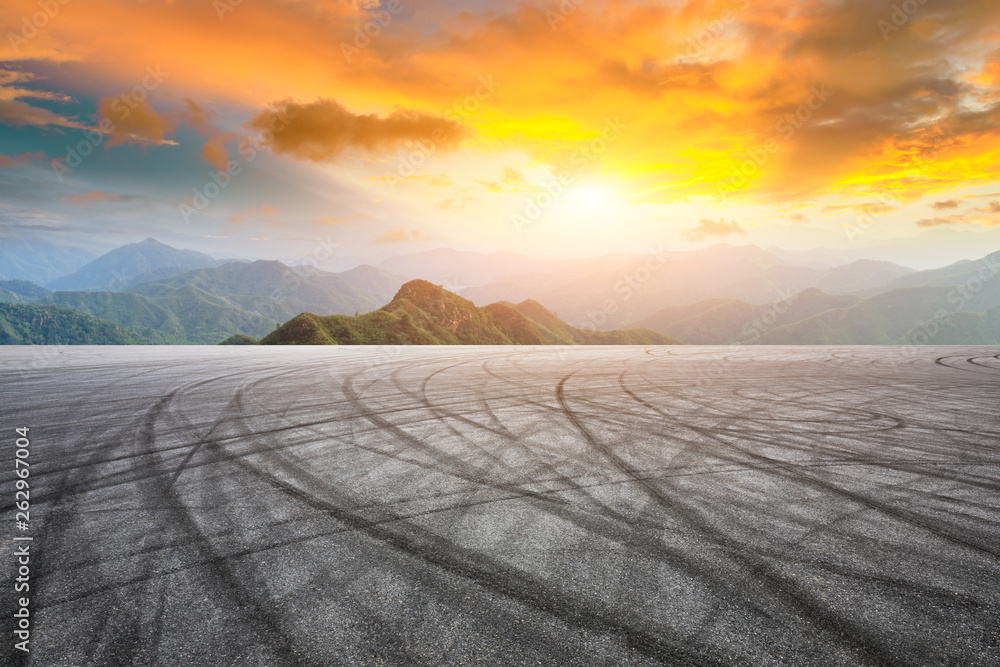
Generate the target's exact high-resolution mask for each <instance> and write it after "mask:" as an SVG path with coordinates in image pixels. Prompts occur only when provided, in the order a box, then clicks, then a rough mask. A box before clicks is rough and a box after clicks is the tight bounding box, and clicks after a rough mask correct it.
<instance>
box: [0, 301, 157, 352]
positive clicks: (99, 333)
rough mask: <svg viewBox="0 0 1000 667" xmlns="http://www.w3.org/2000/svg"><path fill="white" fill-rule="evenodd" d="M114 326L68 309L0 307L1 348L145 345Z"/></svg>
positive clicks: (142, 338) (126, 330)
mask: <svg viewBox="0 0 1000 667" xmlns="http://www.w3.org/2000/svg"><path fill="white" fill-rule="evenodd" d="M151 342H153V341H151V340H150V339H148V338H145V337H143V336H141V335H139V334H137V333H135V332H133V331H130V330H128V329H126V328H125V327H122V326H120V325H118V324H115V323H114V322H108V321H107V320H102V319H98V318H96V317H93V316H91V315H87V314H85V313H81V312H78V311H75V310H69V309H68V308H57V307H55V306H37V305H24V304H16V303H0V345H145V344H149V343H151Z"/></svg>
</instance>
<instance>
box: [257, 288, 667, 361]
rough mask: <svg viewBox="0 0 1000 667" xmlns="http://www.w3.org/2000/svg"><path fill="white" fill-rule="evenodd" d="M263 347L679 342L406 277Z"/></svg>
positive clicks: (289, 329)
mask: <svg viewBox="0 0 1000 667" xmlns="http://www.w3.org/2000/svg"><path fill="white" fill-rule="evenodd" d="M261 344H263V345H678V344H679V342H678V341H677V340H675V339H673V338H671V337H669V336H666V335H664V334H661V333H657V332H655V331H650V330H649V329H632V330H627V331H583V330H580V329H577V328H574V327H571V326H569V325H568V324H566V323H565V322H563V321H562V320H560V319H559V318H558V317H556V315H555V314H553V313H552V312H550V311H548V310H546V309H545V307H544V306H542V305H541V304H539V303H538V302H536V301H525V302H523V303H519V304H517V305H515V304H512V303H509V302H499V303H493V304H490V305H488V306H486V307H484V308H479V307H477V306H476V305H475V304H474V303H472V302H471V301H469V300H468V299H463V298H462V297H460V296H458V295H457V294H453V293H452V292H449V291H448V290H446V289H444V288H443V287H441V286H440V285H434V284H432V283H429V282H427V281H426V280H411V281H410V282H408V283H406V284H405V285H403V286H402V287H400V289H399V292H397V293H396V296H395V297H394V298H393V299H392V301H390V302H389V303H388V304H387V305H386V306H384V307H382V308H379V309H378V310H376V311H373V312H370V313H366V314H364V315H357V316H354V317H348V316H344V315H331V316H328V317H318V316H316V315H314V314H312V313H302V314H301V315H299V316H298V317H296V318H294V319H292V320H291V321H289V322H287V323H285V324H284V325H282V326H281V327H279V328H278V329H277V330H276V331H274V332H273V333H271V334H269V335H268V336H267V337H265V338H264V339H263V340H262V341H261Z"/></svg>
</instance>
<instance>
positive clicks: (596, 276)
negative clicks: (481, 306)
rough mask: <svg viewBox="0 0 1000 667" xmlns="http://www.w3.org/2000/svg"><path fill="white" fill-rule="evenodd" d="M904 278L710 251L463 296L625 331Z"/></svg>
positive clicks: (885, 271)
mask: <svg viewBox="0 0 1000 667" xmlns="http://www.w3.org/2000/svg"><path fill="white" fill-rule="evenodd" d="M907 272H908V269H906V268H905V267H899V266H896V265H894V264H889V263H880V262H868V261H861V262H854V263H852V264H849V265H846V266H842V267H836V268H832V269H827V268H823V269H818V268H811V267H808V266H802V265H796V264H789V263H787V262H786V261H785V260H783V259H781V258H778V257H776V256H775V255H774V254H772V253H769V252H767V251H765V250H761V249H760V248H758V247H756V246H731V245H725V244H720V245H715V246H712V247H710V248H705V249H703V250H698V251H693V252H683V253H665V254H662V255H658V254H655V253H653V254H649V255H646V256H642V257H640V258H639V259H637V260H635V259H634V260H632V262H631V263H630V264H628V265H626V266H624V267H618V268H616V269H614V270H606V271H601V272H595V273H585V274H579V273H577V274H573V273H564V274H563V275H560V276H559V277H557V278H552V279H548V280H538V279H534V278H532V277H530V276H529V277H525V278H524V279H518V278H508V279H505V280H503V281H499V282H496V283H493V284H490V285H485V286H481V287H473V288H470V289H466V290H464V291H463V292H462V294H463V295H464V296H466V297H468V298H470V299H472V300H474V301H475V302H477V303H486V302H491V301H497V300H509V301H516V300H520V299H521V298H523V297H524V296H525V295H526V294H530V295H531V296H532V298H535V299H537V300H538V301H541V302H542V303H545V304H546V305H547V306H548V307H550V308H552V309H553V310H554V311H555V312H557V313H559V316H560V317H562V318H563V319H565V320H567V321H568V322H571V323H573V324H576V325H577V326H587V327H589V326H596V327H597V328H614V327H621V326H631V325H632V324H633V323H635V322H639V321H641V320H643V319H644V318H647V317H649V316H651V315H652V314H653V313H655V312H657V311H659V310H661V309H663V308H664V307H668V306H681V305H687V304H693V303H698V302H700V301H703V300H705V299H713V298H734V299H740V300H743V301H746V302H749V303H757V304H761V303H770V302H772V301H775V300H779V299H783V298H787V297H788V296H789V295H791V294H795V293H797V292H800V291H802V290H804V289H807V288H809V287H816V286H819V285H823V286H824V287H826V289H827V290H829V291H830V292H835V293H846V292H850V291H853V290H856V289H861V288H865V287H870V286H872V285H878V284H881V283H882V282H885V281H887V280H891V279H893V278H896V277H898V276H900V275H904V274H906V273H907Z"/></svg>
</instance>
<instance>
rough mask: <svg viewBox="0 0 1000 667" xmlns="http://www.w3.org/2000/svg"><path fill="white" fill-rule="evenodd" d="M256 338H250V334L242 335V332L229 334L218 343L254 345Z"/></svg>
mask: <svg viewBox="0 0 1000 667" xmlns="http://www.w3.org/2000/svg"><path fill="white" fill-rule="evenodd" d="M256 344H257V339H256V338H251V337H250V336H244V335H243V334H236V335H235V336H230V337H229V338H227V339H226V340H224V341H222V342H221V343H219V345H256Z"/></svg>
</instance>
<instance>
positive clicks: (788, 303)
mask: <svg viewBox="0 0 1000 667" xmlns="http://www.w3.org/2000/svg"><path fill="white" fill-rule="evenodd" d="M859 301H861V298H860V297H857V296H850V295H841V296H832V295H829V294H826V293H824V292H822V291H820V290H818V289H816V288H809V289H807V290H804V291H802V292H800V293H799V294H796V295H795V296H793V297H792V298H790V299H787V300H782V301H779V302H776V303H773V304H764V305H761V304H752V303H747V302H746V301H742V300H740V299H732V298H722V299H707V300H705V301H701V302H699V303H696V304H691V305H687V306H671V307H670V308H664V309H663V310H660V311H658V312H656V313H654V314H653V315H651V316H649V317H647V318H645V319H643V320H640V321H639V322H636V326H641V327H648V328H650V329H654V330H656V331H662V332H663V333H665V334H668V335H670V336H673V337H674V338H677V339H679V340H682V341H684V342H685V343H693V344H699V345H716V344H723V343H755V342H757V341H758V339H760V337H761V336H762V335H763V334H764V333H765V332H767V331H770V330H771V329H774V328H776V327H780V326H784V325H787V324H794V323H796V322H800V321H802V320H804V319H808V318H810V317H813V316H815V315H818V314H820V313H824V312H826V311H829V310H834V309H838V308H848V307H850V306H853V305H854V304H856V303H858V302H859Z"/></svg>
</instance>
